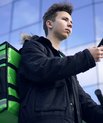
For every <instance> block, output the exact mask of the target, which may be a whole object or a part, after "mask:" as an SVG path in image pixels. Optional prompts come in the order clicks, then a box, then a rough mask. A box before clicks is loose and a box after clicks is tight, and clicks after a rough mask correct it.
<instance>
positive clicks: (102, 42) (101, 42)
mask: <svg viewBox="0 0 103 123" xmlns="http://www.w3.org/2000/svg"><path fill="white" fill-rule="evenodd" d="M101 45H103V38H102V40H101V41H100V43H99V44H98V47H100V46H101Z"/></svg>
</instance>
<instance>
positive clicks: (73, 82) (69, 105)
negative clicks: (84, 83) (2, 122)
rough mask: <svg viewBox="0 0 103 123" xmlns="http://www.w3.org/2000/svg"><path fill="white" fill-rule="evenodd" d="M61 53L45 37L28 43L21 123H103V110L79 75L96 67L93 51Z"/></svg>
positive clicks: (20, 78) (21, 74)
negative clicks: (79, 81) (67, 54)
mask: <svg viewBox="0 0 103 123" xmlns="http://www.w3.org/2000/svg"><path fill="white" fill-rule="evenodd" d="M60 54H61V53H60V52H59V51H57V50H55V49H54V48H53V47H52V45H51V43H50V41H49V40H48V39H46V38H44V37H40V38H37V39H36V40H33V39H32V40H30V41H25V43H24V45H23V48H22V49H21V56H22V57H21V63H20V67H19V70H18V77H17V81H18V87H19V95H20V101H21V108H20V116H19V123H73V122H74V121H75V123H81V122H82V119H83V120H85V121H86V122H88V123H103V111H102V109H101V107H100V106H97V104H96V103H95V102H94V101H93V100H92V99H91V97H90V96H89V95H88V94H86V93H85V92H84V91H83V89H82V88H81V86H80V85H79V83H78V81H77V78H76V76H75V75H76V74H78V73H81V72H84V71H86V70H88V69H90V68H92V67H94V66H95V61H94V59H93V57H92V56H91V54H90V52H89V51H88V50H87V49H86V50H84V51H82V52H79V53H76V54H75V55H74V56H65V57H60ZM73 116H75V118H74V117H73Z"/></svg>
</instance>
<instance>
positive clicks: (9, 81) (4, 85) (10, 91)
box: [0, 42, 20, 123]
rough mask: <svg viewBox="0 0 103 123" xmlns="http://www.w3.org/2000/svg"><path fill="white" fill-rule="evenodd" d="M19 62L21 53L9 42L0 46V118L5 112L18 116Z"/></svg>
mask: <svg viewBox="0 0 103 123" xmlns="http://www.w3.org/2000/svg"><path fill="white" fill-rule="evenodd" d="M19 61H20V53H19V52H18V50H17V49H16V48H14V47H13V46H12V45H10V44H9V43H8V42H4V43H2V44H0V116H2V114H3V113H4V112H7V113H6V115H8V116H9V115H10V116H11V115H12V114H13V115H15V116H18V111H19V97H18V93H17V87H16V72H17V68H18V66H19ZM3 116H5V113H4V115H3ZM0 123H1V122H0ZM4 123H6V122H4ZM12 123H13V122H12Z"/></svg>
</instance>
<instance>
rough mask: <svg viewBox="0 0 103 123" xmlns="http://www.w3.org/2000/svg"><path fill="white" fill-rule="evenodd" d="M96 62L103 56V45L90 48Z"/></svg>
mask: <svg viewBox="0 0 103 123" xmlns="http://www.w3.org/2000/svg"><path fill="white" fill-rule="evenodd" d="M88 50H89V51H90V53H91V55H92V56H93V58H94V60H95V61H96V62H98V61H100V59H101V58H103V46H100V47H92V48H88Z"/></svg>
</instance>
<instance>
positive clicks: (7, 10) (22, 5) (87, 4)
mask: <svg viewBox="0 0 103 123" xmlns="http://www.w3.org/2000/svg"><path fill="white" fill-rule="evenodd" d="M55 2H71V3H72V4H73V6H74V12H73V14H72V17H73V33H72V35H71V36H70V38H68V39H67V40H66V41H63V42H62V44H61V51H62V52H64V53H65V54H66V55H73V54H75V53H76V52H79V51H82V50H83V49H85V48H88V47H91V46H97V45H98V43H99V42H100V40H101V39H102V38H103V14H102V12H103V0H0V43H2V42H4V41H8V42H9V43H10V44H11V45H13V46H14V47H16V48H17V49H18V50H19V49H20V48H21V47H22V44H21V34H22V33H27V34H32V35H33V34H34V35H35V34H36V35H39V36H41V35H42V36H44V31H43V28H42V16H43V14H44V12H45V11H46V10H47V9H48V7H49V6H51V5H52V4H53V3H55ZM78 80H79V82H80V84H81V85H82V87H83V88H84V90H85V91H86V92H87V93H89V94H90V95H91V97H92V98H93V99H94V100H95V102H97V103H98V104H99V102H98V100H97V97H96V96H95V94H94V91H95V90H96V89H101V90H102V92H103V60H101V62H99V63H97V66H96V67H95V68H92V69H91V70H89V71H87V72H85V73H81V74H79V75H78Z"/></svg>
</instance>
